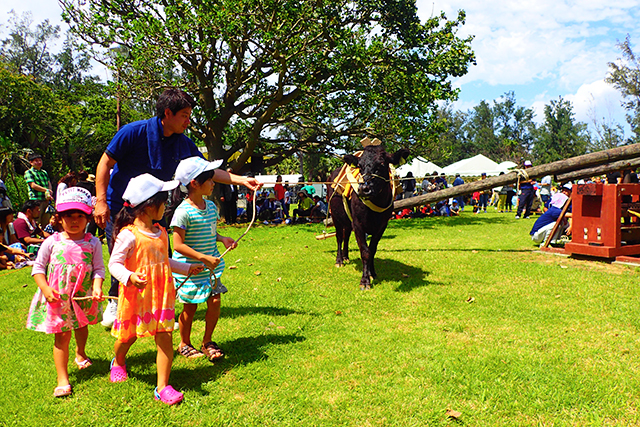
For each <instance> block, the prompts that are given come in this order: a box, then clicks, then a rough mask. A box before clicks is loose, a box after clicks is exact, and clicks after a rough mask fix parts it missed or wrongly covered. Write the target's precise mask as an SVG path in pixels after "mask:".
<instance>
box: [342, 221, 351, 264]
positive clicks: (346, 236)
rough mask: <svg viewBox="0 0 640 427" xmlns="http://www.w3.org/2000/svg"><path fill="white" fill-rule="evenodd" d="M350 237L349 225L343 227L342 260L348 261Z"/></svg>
mask: <svg viewBox="0 0 640 427" xmlns="http://www.w3.org/2000/svg"><path fill="white" fill-rule="evenodd" d="M350 238H351V225H349V227H345V228H344V239H343V240H344V246H343V248H342V260H343V261H345V262H347V261H349V239H350Z"/></svg>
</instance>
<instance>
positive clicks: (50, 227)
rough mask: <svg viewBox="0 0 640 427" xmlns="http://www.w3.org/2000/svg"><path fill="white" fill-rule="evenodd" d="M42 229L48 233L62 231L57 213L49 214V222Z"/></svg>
mask: <svg viewBox="0 0 640 427" xmlns="http://www.w3.org/2000/svg"><path fill="white" fill-rule="evenodd" d="M44 231H46V232H47V233H49V234H53V233H60V232H61V231H63V229H62V223H61V222H60V216H59V215H51V219H49V224H47V225H46V226H45V227H44Z"/></svg>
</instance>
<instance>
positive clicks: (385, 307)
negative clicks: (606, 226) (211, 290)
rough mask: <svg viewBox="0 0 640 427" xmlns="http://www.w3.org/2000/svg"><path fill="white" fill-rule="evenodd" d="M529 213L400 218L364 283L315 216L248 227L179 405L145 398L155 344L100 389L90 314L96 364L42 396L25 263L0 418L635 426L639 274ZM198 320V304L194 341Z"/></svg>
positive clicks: (15, 283)
mask: <svg viewBox="0 0 640 427" xmlns="http://www.w3.org/2000/svg"><path fill="white" fill-rule="evenodd" d="M532 224H533V220H532V219H531V220H524V219H523V220H515V219H513V214H510V215H507V214H504V215H499V214H493V213H489V214H484V215H473V214H471V213H469V212H465V213H464V214H463V215H462V216H461V217H458V218H427V219H421V220H400V221H392V222H391V223H390V224H389V227H388V229H387V231H386V233H385V236H384V238H383V239H382V241H381V242H380V246H379V251H378V254H377V259H376V269H377V272H378V275H379V277H378V279H377V280H375V281H374V289H373V290H371V291H367V292H364V291H360V290H359V280H360V275H361V265H360V259H359V252H358V250H357V245H356V243H355V239H354V238H353V237H352V239H351V247H352V250H351V262H350V263H349V264H347V265H345V267H343V268H341V269H337V268H335V267H334V263H335V240H326V241H317V240H316V239H315V238H314V236H315V235H316V234H319V233H320V232H321V231H322V227H321V226H320V225H297V226H279V227H268V226H263V225H257V226H256V227H254V228H253V229H252V230H251V231H250V232H249V234H248V235H247V236H246V237H245V238H244V239H243V240H242V241H241V242H240V247H239V248H238V249H236V250H235V251H232V252H230V253H229V254H228V255H227V257H226V263H227V267H230V266H235V267H236V268H234V269H229V268H227V270H226V271H225V273H224V275H223V281H224V283H225V285H226V286H227V287H228V288H229V292H228V293H227V294H226V295H224V296H223V297H222V317H221V319H220V322H219V324H218V327H217V329H216V333H215V334H214V336H215V339H216V341H217V342H218V343H219V344H220V345H221V347H223V349H224V350H225V351H226V353H227V357H226V359H225V360H224V361H222V362H219V363H216V364H211V363H210V362H208V361H206V360H203V359H197V360H186V359H184V358H182V357H181V356H180V355H176V357H175V360H174V365H173V372H172V376H171V383H172V384H173V385H174V387H175V388H176V389H179V390H181V391H183V392H185V401H184V403H183V404H182V405H180V406H177V407H166V406H165V405H163V404H161V403H158V402H155V401H154V400H153V389H154V387H155V344H154V341H153V340H152V339H141V340H139V341H138V342H137V343H136V344H135V345H134V346H133V347H132V349H131V351H130V354H129V358H128V362H127V363H128V370H129V380H127V381H126V382H125V383H122V384H111V383H110V382H109V378H108V368H109V361H110V360H111V358H112V357H113V356H112V352H113V342H114V339H113V338H112V337H111V336H110V335H109V332H108V331H106V330H105V329H104V328H103V327H101V326H100V325H96V326H92V327H90V335H89V343H88V350H87V351H88V354H89V355H90V357H91V358H92V359H93V360H94V366H92V367H91V368H90V369H88V370H84V371H81V372H79V371H78V370H77V368H76V367H75V365H74V364H73V361H72V362H71V365H70V377H71V382H72V384H73V386H74V395H73V396H72V397H71V398H68V399H62V400H56V399H54V398H52V397H51V394H52V392H53V388H54V386H55V385H56V380H55V378H56V377H55V369H54V365H53V361H52V348H53V337H52V336H47V335H45V334H42V333H36V332H33V331H28V330H26V329H25V327H24V325H25V322H26V316H27V312H28V309H29V304H30V300H31V298H32V296H33V293H34V292H35V289H36V286H35V283H34V282H33V280H32V279H31V277H30V275H29V274H30V271H28V270H30V269H23V270H20V271H16V272H2V273H0V332H1V335H0V356H1V361H2V363H0V390H2V391H1V393H0V396H1V397H0V425H22V426H31V425H43V426H45V425H46V426H50V425H74V426H85V425H86V426H89V425H95V426H101V427H107V426H111V425H113V426H140V425H163V426H166V425H176V426H209V425H216V426H301V425H304V426H335V425H345V426H425V425H429V426H431V425H434V426H441V425H442V426H446V425H451V426H457V425H468V426H530V425H534V426H552V425H554V426H564V425H571V426H576V425H577V426H592V425H593V426H600V425H620V426H628V425H639V424H640V414H639V413H638V407H639V406H640V385H639V374H638V365H639V363H638V362H639V361H640V356H639V351H640V332H639V331H638V328H639V326H640V316H638V309H637V307H638V302H639V301H640V287H639V286H638V274H637V273H638V270H637V268H635V267H629V266H622V265H609V264H606V263H603V262H597V261H584V260H575V259H570V258H563V257H558V256H554V255H549V254H540V253H536V252H534V250H535V246H534V245H533V244H532V243H531V240H530V239H529V235H528V231H529V229H530V227H531V225H532ZM242 231H243V228H240V227H221V230H220V232H221V233H222V234H225V235H229V236H231V237H234V238H236V237H238V236H239V235H240V234H241V233H242ZM105 288H106V285H105ZM177 310H178V311H179V310H181V307H180V306H178V307H177ZM203 319H204V306H202V307H201V308H200V309H199V311H198V313H197V314H196V322H195V324H194V334H193V339H194V343H199V342H200V336H201V333H202V331H203V328H204V320H203ZM178 341H179V340H178V336H177V333H176V334H174V343H175V344H176V345H177V343H178ZM449 409H451V410H454V411H458V412H460V413H461V416H460V417H459V418H458V419H453V418H449V417H447V415H446V411H447V410H449Z"/></svg>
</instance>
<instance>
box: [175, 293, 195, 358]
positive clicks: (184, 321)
mask: <svg viewBox="0 0 640 427" xmlns="http://www.w3.org/2000/svg"><path fill="white" fill-rule="evenodd" d="M197 309H198V304H184V308H183V309H182V313H180V317H179V318H178V322H179V323H180V345H179V348H182V347H184V346H185V345H191V326H192V325H193V318H194V316H195V315H196V310H197Z"/></svg>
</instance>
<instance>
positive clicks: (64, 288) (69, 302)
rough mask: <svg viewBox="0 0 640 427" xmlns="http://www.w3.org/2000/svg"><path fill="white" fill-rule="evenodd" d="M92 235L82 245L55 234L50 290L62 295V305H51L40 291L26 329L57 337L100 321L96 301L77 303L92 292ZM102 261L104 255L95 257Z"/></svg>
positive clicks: (57, 303) (48, 274) (32, 302)
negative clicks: (78, 298)
mask: <svg viewBox="0 0 640 427" xmlns="http://www.w3.org/2000/svg"><path fill="white" fill-rule="evenodd" d="M92 237H93V236H91V235H90V234H89V233H87V234H85V236H84V239H83V240H82V241H81V242H76V241H73V240H69V239H65V238H63V237H62V236H61V234H60V233H55V234H53V235H52V236H51V237H50V238H51V239H54V244H53V249H52V251H51V257H50V258H49V262H48V267H47V282H48V283H49V286H51V287H52V288H53V289H55V290H56V291H58V292H59V293H60V301H59V302H56V303H52V304H50V303H48V302H47V300H46V299H45V297H44V294H43V293H42V291H41V290H40V289H38V290H37V291H36V294H35V295H34V296H33V300H32V301H31V308H30V309H29V317H28V319H27V329H32V330H34V331H40V332H46V333H49V334H55V333H59V332H66V331H72V330H75V329H79V328H82V327H84V326H87V325H94V324H96V323H97V322H98V320H100V316H101V312H100V305H99V304H98V302H97V301H95V300H82V301H76V300H74V299H73V298H74V297H84V296H91V295H92V291H93V280H92V279H93V278H92V272H93V265H92V260H93V256H94V254H93V244H92V243H91V239H92ZM95 255H96V256H100V257H102V253H100V254H95Z"/></svg>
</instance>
